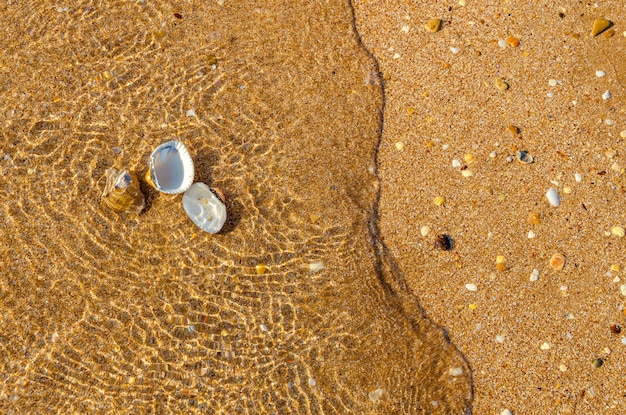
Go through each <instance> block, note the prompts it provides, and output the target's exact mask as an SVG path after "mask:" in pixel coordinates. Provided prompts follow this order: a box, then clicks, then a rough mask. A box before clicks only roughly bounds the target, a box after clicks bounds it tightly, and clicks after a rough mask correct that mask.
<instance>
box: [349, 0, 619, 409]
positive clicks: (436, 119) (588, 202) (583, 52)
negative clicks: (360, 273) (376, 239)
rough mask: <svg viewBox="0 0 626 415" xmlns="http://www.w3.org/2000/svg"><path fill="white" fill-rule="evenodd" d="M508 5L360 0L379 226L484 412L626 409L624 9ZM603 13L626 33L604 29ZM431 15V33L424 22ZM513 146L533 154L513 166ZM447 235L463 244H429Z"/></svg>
mask: <svg viewBox="0 0 626 415" xmlns="http://www.w3.org/2000/svg"><path fill="white" fill-rule="evenodd" d="M426 3H427V4H426ZM488 3H489V4H488ZM496 3H497V4H496ZM496 3H493V2H491V3H490V2H483V1H472V0H468V1H467V2H466V6H465V7H462V6H460V5H459V4H458V3H457V2H441V1H437V2H421V3H420V4H417V2H409V1H386V2H376V1H355V2H354V6H355V11H356V21H357V28H358V30H359V33H360V35H361V37H362V39H363V42H364V43H365V45H366V46H367V47H368V48H369V49H370V50H371V51H372V53H373V54H374V56H375V57H376V58H377V60H378V62H379V65H380V70H381V72H382V73H383V78H384V79H385V97H386V104H385V123H384V131H383V136H382V141H381V146H380V153H379V158H378V160H379V168H380V178H381V186H382V187H381V201H380V209H379V212H380V216H381V221H380V228H381V237H383V238H384V240H385V242H386V243H387V245H388V246H389V248H390V250H391V251H392V253H393V255H394V256H395V257H396V258H397V261H398V264H399V266H400V267H401V269H402V270H403V271H404V273H405V274H406V276H407V281H408V285H409V287H410V289H411V290H412V291H413V292H414V293H415V294H416V295H417V296H418V298H419V300H420V303H421V305H422V306H423V307H424V309H425V310H427V313H428V315H429V316H430V317H431V318H432V319H433V320H434V321H435V322H438V323H440V324H443V325H444V326H445V327H446V328H447V329H448V330H449V334H450V338H451V340H452V342H453V343H454V344H456V345H457V346H458V347H459V349H460V350H461V351H462V352H463V353H464V355H465V356H466V357H467V359H468V361H469V364H470V366H471V368H472V373H473V378H474V385H475V397H474V398H475V399H474V404H473V412H474V413H476V414H500V413H501V412H502V411H503V410H504V409H505V408H508V409H510V410H511V411H513V413H514V414H583V413H584V414H622V413H624V411H625V408H626V398H625V397H624V396H625V392H626V391H625V389H624V383H623V376H624V370H625V368H626V358H625V356H626V354H625V353H624V348H625V347H626V346H625V345H624V343H623V341H622V340H623V334H616V333H614V332H612V331H611V330H610V326H611V325H612V324H615V323H619V324H621V325H622V326H623V325H624V314H623V309H624V297H623V295H622V294H621V293H620V285H621V284H623V283H624V279H625V278H626V277H625V276H624V269H625V268H626V263H625V259H624V258H625V255H624V252H626V246H625V245H624V244H625V242H626V241H625V240H624V239H623V238H619V237H617V236H615V235H612V234H611V228H612V227H613V226H616V225H619V224H622V225H621V226H623V224H624V223H625V222H626V215H625V213H624V208H625V207H626V192H625V187H624V178H625V176H624V167H626V160H625V159H624V155H625V154H626V153H625V151H626V149H625V147H624V136H620V132H621V131H623V130H626V113H625V111H626V108H625V103H626V101H625V92H626V91H625V88H624V85H625V81H626V37H624V36H623V34H622V32H623V31H624V30H626V9H625V8H624V4H623V2H619V1H606V2H601V3H597V6H596V5H594V3H586V2H582V3H581V2H570V1H566V2H562V3H558V2H551V1H539V2H527V1H510V2H499V3H498V2H496ZM598 17H606V18H607V19H610V20H611V21H612V22H613V23H614V26H613V28H614V29H615V35H614V36H612V37H604V36H603V35H600V36H598V37H596V38H592V37H591V35H590V32H591V28H592V25H593V21H594V19H596V18H598ZM433 18H437V19H441V20H442V21H443V26H442V28H441V30H440V31H439V32H436V33H431V32H429V31H428V30H426V29H425V28H424V27H423V26H424V24H425V23H426V22H427V21H428V20H430V19H433ZM518 41H519V44H517V42H518ZM516 45H517V46H516ZM598 70H599V71H604V72H605V73H606V76H604V77H598V76H596V71H598ZM498 78H501V79H502V80H503V81H505V82H506V83H508V84H509V89H507V90H505V91H503V90H500V89H498V88H497V87H496V84H495V82H496V79H498ZM607 90H608V91H610V94H611V98H610V99H606V100H605V99H603V97H602V96H603V94H604V93H605V91H607ZM512 127H517V128H519V134H517V133H515V134H514V133H513V131H511V130H512V129H513V128H512ZM398 142H401V143H402V144H401V145H398ZM610 149H613V150H615V154H614V155H612V154H613V153H612V152H611V151H609V150H610ZM517 150H526V151H528V152H529V153H530V154H531V155H533V157H534V162H533V163H532V164H521V163H518V162H516V161H512V162H509V161H508V160H507V157H508V158H509V159H510V160H514V159H515V153H516V151H517ZM494 152H495V153H494ZM466 155H471V156H466ZM490 155H491V156H493V157H491V156H490ZM611 155H612V157H610V156H611ZM455 159H456V160H458V161H459V167H457V168H455V167H453V166H452V162H453V160H455ZM468 161H471V163H470V162H468ZM462 169H465V170H471V171H472V173H473V176H471V177H466V176H470V175H469V174H467V173H466V174H465V176H464V175H463V173H462V171H463V170H462ZM576 173H579V174H581V177H582V180H581V181H580V182H578V181H576V179H575V174H576ZM551 187H555V188H557V189H558V191H559V194H560V196H561V199H562V200H561V205H560V206H559V207H558V208H553V207H551V206H550V205H549V204H548V201H547V199H546V198H545V193H546V191H547V190H548V189H549V188H551ZM568 188H569V189H568ZM438 196H443V197H445V204H444V205H443V206H436V205H435V204H434V203H433V200H434V199H435V198H436V197H438ZM532 212H536V213H538V214H539V217H540V223H539V224H535V225H531V224H530V223H529V222H528V217H529V215H530V214H531V213H532ZM425 226H426V227H428V228H429V229H430V232H429V233H428V234H427V235H426V236H422V235H421V232H420V229H422V228H423V227H425ZM529 231H533V233H534V236H535V237H534V238H529V237H528V233H529ZM442 233H445V234H448V235H450V237H451V238H452V239H453V240H454V247H453V249H452V250H451V251H442V250H437V249H435V248H434V242H435V238H436V236H437V235H438V234H442ZM531 236H533V234H532V233H531ZM556 253H561V254H563V255H564V256H565V257H566V264H565V267H564V268H563V270H561V271H558V272H557V271H554V270H553V269H552V268H551V267H550V266H549V260H550V258H551V257H552V255H554V254H556ZM498 256H502V257H503V262H502V265H499V267H500V268H502V269H503V271H502V272H499V271H497V264H496V259H497V257H498ZM533 269H537V270H538V271H539V275H538V280H537V281H535V282H531V281H530V275H531V273H532V272H533ZM466 284H475V285H476V287H477V291H471V290H469V289H467V288H466ZM470 287H472V288H473V286H471V285H470ZM499 341H502V342H499ZM544 343H547V346H544V347H543V348H542V347H541V346H542V345H544ZM597 358H601V359H604V364H603V365H602V366H601V367H594V366H593V365H592V361H593V359H597ZM596 366H597V365H596Z"/></svg>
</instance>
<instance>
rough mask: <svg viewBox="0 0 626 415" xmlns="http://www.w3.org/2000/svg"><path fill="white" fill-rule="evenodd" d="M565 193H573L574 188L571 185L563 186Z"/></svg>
mask: <svg viewBox="0 0 626 415" xmlns="http://www.w3.org/2000/svg"><path fill="white" fill-rule="evenodd" d="M563 193H565V194H566V195H569V194H572V188H571V187H569V186H565V187H564V188H563Z"/></svg>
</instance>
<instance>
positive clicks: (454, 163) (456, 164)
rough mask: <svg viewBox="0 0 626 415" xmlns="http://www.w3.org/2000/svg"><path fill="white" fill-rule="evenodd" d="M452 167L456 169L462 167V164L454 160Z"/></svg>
mask: <svg viewBox="0 0 626 415" xmlns="http://www.w3.org/2000/svg"><path fill="white" fill-rule="evenodd" d="M452 167H454V168H455V169H456V168H458V167H461V162H460V161H459V160H457V159H454V160H452Z"/></svg>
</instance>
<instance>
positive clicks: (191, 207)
mask: <svg viewBox="0 0 626 415" xmlns="http://www.w3.org/2000/svg"><path fill="white" fill-rule="evenodd" d="M183 208H184V209H185V212H186V213H187V216H189V219H191V220H192V222H193V223H195V224H196V225H197V226H198V227H199V228H200V229H202V230H203V231H205V232H208V233H218V232H219V231H220V230H221V229H222V227H223V226H224V223H225V222H226V205H224V201H223V200H221V199H220V197H219V196H218V195H217V193H216V192H215V191H214V190H213V189H211V188H210V187H209V186H207V185H206V184H204V183H200V182H198V183H194V184H193V185H191V187H189V190H187V191H186V192H185V194H184V195H183Z"/></svg>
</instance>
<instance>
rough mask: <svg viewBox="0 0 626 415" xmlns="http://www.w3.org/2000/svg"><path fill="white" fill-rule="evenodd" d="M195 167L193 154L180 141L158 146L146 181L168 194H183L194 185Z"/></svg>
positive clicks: (152, 156)
mask: <svg viewBox="0 0 626 415" xmlns="http://www.w3.org/2000/svg"><path fill="white" fill-rule="evenodd" d="M193 178H194V165H193V160H192V158H191V154H189V151H188V150H187V148H186V147H185V145H184V144H183V143H181V142H180V141H178V140H173V141H168V142H167V143H163V144H161V145H160V146H158V147H157V148H156V149H155V150H154V151H153V152H152V154H151V155H150V166H149V169H148V173H147V174H146V181H147V182H148V183H150V184H151V185H152V186H153V187H154V188H155V189H157V190H158V191H160V192H163V193H167V194H176V193H182V192H184V191H186V190H187V189H189V187H190V186H191V184H192V183H193Z"/></svg>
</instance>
